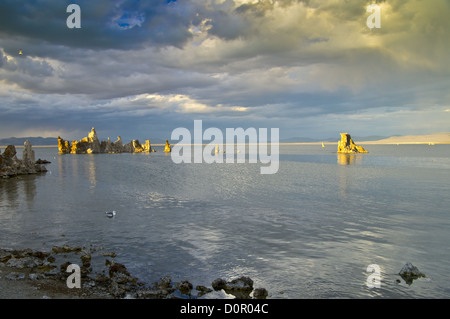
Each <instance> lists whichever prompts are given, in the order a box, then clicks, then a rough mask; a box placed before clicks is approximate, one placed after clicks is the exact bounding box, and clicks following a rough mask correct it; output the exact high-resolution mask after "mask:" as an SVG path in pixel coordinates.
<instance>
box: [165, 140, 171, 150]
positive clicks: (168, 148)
mask: <svg viewBox="0 0 450 319" xmlns="http://www.w3.org/2000/svg"><path fill="white" fill-rule="evenodd" d="M171 151H172V149H171V147H170V144H169V141H168V140H166V146H165V147H164V152H166V153H170V152H171Z"/></svg>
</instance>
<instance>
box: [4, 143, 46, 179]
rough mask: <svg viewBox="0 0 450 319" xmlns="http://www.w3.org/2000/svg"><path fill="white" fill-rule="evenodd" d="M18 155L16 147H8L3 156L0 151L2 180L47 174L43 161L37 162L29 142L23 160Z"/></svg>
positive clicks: (25, 147)
mask: <svg viewBox="0 0 450 319" xmlns="http://www.w3.org/2000/svg"><path fill="white" fill-rule="evenodd" d="M16 155H17V151H16V147H15V146H14V145H8V146H7V147H6V149H5V151H4V152H3V154H1V151H0V177H1V178H10V177H15V176H18V175H28V174H37V173H45V172H47V169H46V168H45V166H43V165H41V164H43V161H42V160H41V159H39V161H35V158H34V151H33V148H32V145H31V143H30V142H29V141H28V140H26V141H25V143H24V149H23V153H22V159H18V158H17V156H16ZM45 162H47V161H45Z"/></svg>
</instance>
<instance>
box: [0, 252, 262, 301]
mask: <svg viewBox="0 0 450 319" xmlns="http://www.w3.org/2000/svg"><path fill="white" fill-rule="evenodd" d="M93 257H94V258H96V259H98V257H102V258H103V259H104V263H103V265H104V267H102V268H103V269H97V270H96V271H94V270H93V266H92V258H93ZM115 257H116V254H115V253H113V252H105V251H103V250H102V249H96V248H93V247H90V248H86V247H71V246H68V245H63V246H54V247H53V248H52V250H51V252H44V251H36V250H32V249H23V250H12V249H0V283H1V284H0V286H1V287H2V289H1V292H0V299H42V298H44V299H72V298H76V299H184V298H186V299H188V298H194V299H195V298H200V297H202V296H204V295H205V294H208V293H211V292H213V291H221V290H223V291H224V292H225V293H227V294H229V295H232V296H234V297H235V298H237V299H265V298H266V297H267V296H268V292H267V290H266V289H265V288H256V289H254V287H253V280H252V279H250V278H249V277H245V276H242V277H239V278H236V279H234V280H231V281H225V280H224V279H222V278H217V279H216V280H214V281H213V282H212V284H211V287H205V286H201V285H196V286H195V287H194V285H193V284H192V283H190V282H189V281H187V280H185V281H181V282H173V281H172V279H171V278H170V277H163V278H161V279H160V280H159V281H158V282H153V283H145V282H142V281H140V280H139V279H138V278H136V277H134V276H132V275H131V274H130V272H129V271H128V270H127V268H126V266H125V265H123V264H120V263H117V262H115V261H114V258H115ZM69 265H77V267H79V277H80V279H79V281H80V283H81V285H80V287H79V288H77V287H73V288H69V283H71V282H72V278H71V277H73V276H74V274H76V272H72V271H70V269H71V268H70V267H69ZM78 265H79V266H78ZM68 270H69V271H68Z"/></svg>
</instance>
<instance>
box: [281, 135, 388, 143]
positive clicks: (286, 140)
mask: <svg viewBox="0 0 450 319" xmlns="http://www.w3.org/2000/svg"><path fill="white" fill-rule="evenodd" d="M389 137H390V136H380V135H371V136H361V137H358V136H353V135H352V139H353V140H354V141H378V140H382V139H386V138H389ZM340 139H341V137H340V136H337V137H329V138H324V139H317V138H309V137H291V138H283V139H280V143H320V142H328V143H337V142H339V140H340Z"/></svg>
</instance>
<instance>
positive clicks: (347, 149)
mask: <svg viewBox="0 0 450 319" xmlns="http://www.w3.org/2000/svg"><path fill="white" fill-rule="evenodd" d="M337 152H338V153H342V154H353V153H368V151H366V150H365V149H364V147H362V146H359V145H356V144H355V143H354V142H353V140H352V137H351V136H350V134H348V133H341V140H340V141H339V142H338V149H337Z"/></svg>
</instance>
